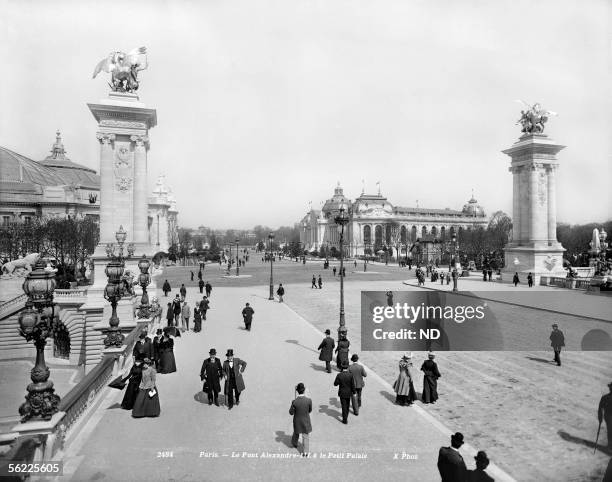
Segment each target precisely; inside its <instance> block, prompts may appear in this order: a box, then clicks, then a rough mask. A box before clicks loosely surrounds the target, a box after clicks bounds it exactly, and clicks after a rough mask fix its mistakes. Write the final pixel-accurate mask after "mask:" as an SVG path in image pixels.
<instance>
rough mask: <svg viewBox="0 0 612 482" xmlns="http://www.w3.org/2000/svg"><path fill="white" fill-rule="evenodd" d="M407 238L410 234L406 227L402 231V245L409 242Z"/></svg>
mask: <svg viewBox="0 0 612 482" xmlns="http://www.w3.org/2000/svg"><path fill="white" fill-rule="evenodd" d="M407 236H408V232H407V229H406V226H402V229H401V231H400V241H401V243H402V244H406V243H407V242H408V239H407Z"/></svg>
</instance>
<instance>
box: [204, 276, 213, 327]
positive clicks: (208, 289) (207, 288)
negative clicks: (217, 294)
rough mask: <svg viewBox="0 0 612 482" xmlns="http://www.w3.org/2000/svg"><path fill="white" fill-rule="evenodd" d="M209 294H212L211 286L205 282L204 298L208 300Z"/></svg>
mask: <svg viewBox="0 0 612 482" xmlns="http://www.w3.org/2000/svg"><path fill="white" fill-rule="evenodd" d="M211 293H212V285H211V284H210V283H209V282H208V281H207V282H206V297H207V298H210V294H211ZM205 319H206V318H205Z"/></svg>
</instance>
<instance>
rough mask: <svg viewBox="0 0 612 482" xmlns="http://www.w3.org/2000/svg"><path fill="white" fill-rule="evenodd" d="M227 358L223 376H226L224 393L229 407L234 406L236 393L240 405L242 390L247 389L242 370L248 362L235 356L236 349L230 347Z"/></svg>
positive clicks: (224, 363) (237, 402) (237, 403)
mask: <svg viewBox="0 0 612 482" xmlns="http://www.w3.org/2000/svg"><path fill="white" fill-rule="evenodd" d="M225 356H226V357H227V360H225V361H224V362H223V376H224V377H225V387H224V390H223V393H224V394H225V400H226V401H227V408H228V409H229V410H231V409H232V408H233V407H234V394H235V395H236V405H240V392H242V391H243V390H244V389H245V386H244V380H243V379H242V372H244V369H245V368H246V366H247V364H246V362H245V361H244V360H241V359H240V358H234V350H232V349H231V348H229V349H228V350H227V353H226V354H225Z"/></svg>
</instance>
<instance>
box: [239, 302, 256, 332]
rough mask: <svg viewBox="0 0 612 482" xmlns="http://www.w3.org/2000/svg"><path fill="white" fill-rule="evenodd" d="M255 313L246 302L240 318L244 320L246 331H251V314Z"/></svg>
mask: <svg viewBox="0 0 612 482" xmlns="http://www.w3.org/2000/svg"><path fill="white" fill-rule="evenodd" d="M254 314H255V310H253V308H251V305H249V304H248V303H247V304H246V306H245V307H244V308H243V310H242V319H243V320H244V327H245V328H246V330H247V331H251V323H252V322H253V315H254Z"/></svg>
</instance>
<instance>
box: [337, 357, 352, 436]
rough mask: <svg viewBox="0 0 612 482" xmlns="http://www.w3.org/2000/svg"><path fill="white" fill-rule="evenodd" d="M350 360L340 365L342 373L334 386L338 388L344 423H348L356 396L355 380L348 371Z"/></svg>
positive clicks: (343, 361)
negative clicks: (354, 396) (351, 406)
mask: <svg viewBox="0 0 612 482" xmlns="http://www.w3.org/2000/svg"><path fill="white" fill-rule="evenodd" d="M348 367H349V362H348V360H342V362H341V364H340V370H341V371H340V373H338V375H336V379H335V380H334V386H335V387H336V386H337V387H338V398H340V405H341V406H342V423H343V424H345V425H346V424H347V423H348V414H349V407H350V405H351V397H352V396H353V395H354V394H355V391H356V390H355V379H354V378H353V375H352V374H351V372H349V371H348Z"/></svg>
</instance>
